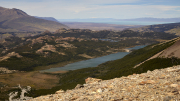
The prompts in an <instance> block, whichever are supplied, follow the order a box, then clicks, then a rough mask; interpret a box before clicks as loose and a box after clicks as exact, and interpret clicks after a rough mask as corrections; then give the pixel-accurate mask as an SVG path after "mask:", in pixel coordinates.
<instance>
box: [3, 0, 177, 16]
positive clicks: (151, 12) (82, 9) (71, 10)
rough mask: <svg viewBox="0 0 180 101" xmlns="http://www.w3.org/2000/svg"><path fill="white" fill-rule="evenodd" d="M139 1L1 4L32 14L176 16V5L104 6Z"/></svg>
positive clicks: (65, 0) (59, 0)
mask: <svg viewBox="0 0 180 101" xmlns="http://www.w3.org/2000/svg"><path fill="white" fill-rule="evenodd" d="M137 1H140V0H51V1H50V0H39V2H26V1H23V2H8V1H2V2H1V5H2V6H3V7H8V8H18V9H21V10H23V11H25V12H27V13H28V14H30V15H33V16H44V17H50V16H52V17H55V18H59V19H64V18H93V17H98V18H117V19H125V18H139V17H158V18H160V17H166V18H168V17H172V16H174V17H180V12H179V11H180V6H167V5H137V4H136V5H127V4H126V5H105V4H114V3H116V4H118V3H134V2H137Z"/></svg>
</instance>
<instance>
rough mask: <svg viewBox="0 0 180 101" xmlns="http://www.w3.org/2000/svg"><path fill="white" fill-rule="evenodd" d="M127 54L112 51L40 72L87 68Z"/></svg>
mask: <svg viewBox="0 0 180 101" xmlns="http://www.w3.org/2000/svg"><path fill="white" fill-rule="evenodd" d="M145 46H146V45H142V46H135V47H133V48H128V49H129V50H131V49H140V48H143V47H145ZM127 54H129V52H118V53H114V54H110V55H106V56H102V57H98V58H93V59H89V60H84V61H79V62H75V63H71V64H68V65H65V66H64V67H57V68H50V69H47V70H42V71H41V72H55V71H67V70H76V69H81V68H88V67H96V66H98V65H100V64H102V63H105V62H107V61H112V60H117V59H121V58H123V57H124V56H126V55H127Z"/></svg>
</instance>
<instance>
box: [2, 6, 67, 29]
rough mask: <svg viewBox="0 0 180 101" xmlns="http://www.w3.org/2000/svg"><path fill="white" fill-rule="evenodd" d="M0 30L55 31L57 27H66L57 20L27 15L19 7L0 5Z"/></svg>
mask: <svg viewBox="0 0 180 101" xmlns="http://www.w3.org/2000/svg"><path fill="white" fill-rule="evenodd" d="M0 16H1V17H0V32H13V31H45V30H49V31H55V30H57V29H59V28H68V27H67V26H66V25H63V24H61V23H58V22H54V21H48V20H44V19H39V18H35V17H33V16H29V15H28V14H26V13H25V12H23V11H22V10H19V9H15V8H13V9H8V8H3V7H0Z"/></svg>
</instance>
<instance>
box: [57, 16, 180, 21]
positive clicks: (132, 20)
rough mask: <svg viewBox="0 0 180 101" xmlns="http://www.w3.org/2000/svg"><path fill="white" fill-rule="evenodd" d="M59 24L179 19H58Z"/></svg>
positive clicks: (173, 19)
mask: <svg viewBox="0 0 180 101" xmlns="http://www.w3.org/2000/svg"><path fill="white" fill-rule="evenodd" d="M58 21H60V22H111V21H145V22H151V21H152V22H180V17H179V18H135V19H113V18H89V19H58Z"/></svg>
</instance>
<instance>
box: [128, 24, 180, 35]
mask: <svg viewBox="0 0 180 101" xmlns="http://www.w3.org/2000/svg"><path fill="white" fill-rule="evenodd" d="M130 30H133V31H138V32H167V33H172V34H176V35H180V23H170V24H159V25H150V26H144V27H140V28H131V29H130Z"/></svg>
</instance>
